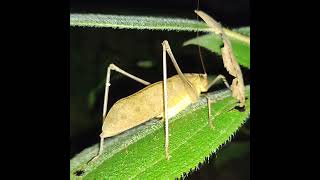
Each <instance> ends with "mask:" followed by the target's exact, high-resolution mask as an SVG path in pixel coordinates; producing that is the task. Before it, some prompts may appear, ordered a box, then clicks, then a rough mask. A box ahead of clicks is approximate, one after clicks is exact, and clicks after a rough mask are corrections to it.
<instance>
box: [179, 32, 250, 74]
mask: <svg viewBox="0 0 320 180" xmlns="http://www.w3.org/2000/svg"><path fill="white" fill-rule="evenodd" d="M229 37H230V41H231V46H232V49H233V53H234V55H235V57H236V59H237V60H238V63H239V64H240V65H242V66H244V67H246V68H249V69H250V38H249V42H248V40H247V39H248V38H247V39H246V38H245V37H244V36H242V35H240V34H238V33H236V32H233V31H229ZM183 45H184V46H186V45H199V46H201V47H204V48H206V49H208V50H210V51H211V52H214V53H217V54H219V55H221V46H222V45H223V43H222V40H221V38H220V36H218V35H216V34H215V33H210V34H206V35H203V36H199V37H197V38H193V39H190V40H188V41H186V42H184V43H183Z"/></svg>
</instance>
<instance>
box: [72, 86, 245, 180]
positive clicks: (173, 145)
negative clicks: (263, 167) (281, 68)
mask: <svg viewBox="0 0 320 180" xmlns="http://www.w3.org/2000/svg"><path fill="white" fill-rule="evenodd" d="M208 95H209V97H210V98H211V99H214V100H215V101H216V102H215V103H212V108H211V110H212V116H213V117H214V120H213V122H214V128H213V129H211V128H210V127H209V125H208V108H207V104H206V99H205V98H204V97H201V98H200V99H199V101H198V102H196V103H194V104H192V105H190V106H189V107H188V108H186V109H185V110H184V111H182V112H180V113H179V114H178V115H177V116H175V117H174V118H172V119H170V125H169V131H170V155H171V158H170V160H166V159H165V155H164V129H163V123H161V122H160V121H157V120H150V121H148V122H147V123H145V124H144V125H142V126H138V127H136V128H133V129H130V130H128V131H126V132H124V133H123V134H120V135H118V136H115V137H113V138H109V139H107V140H106V141H105V148H104V153H103V154H102V155H101V156H100V157H99V159H97V160H96V161H94V162H92V163H89V164H87V162H88V161H89V160H90V159H91V158H92V157H94V156H95V155H96V153H97V152H98V144H96V145H93V146H92V147H89V148H87V149H85V150H83V151H82V152H81V153H79V154H78V155H76V156H75V157H74V158H73V159H72V160H71V162H70V178H71V179H77V178H80V177H81V178H84V179H129V178H130V179H169V178H170V179H172V178H175V177H181V176H182V175H183V173H188V172H189V171H190V170H194V169H195V168H197V166H198V164H199V163H202V162H204V161H205V158H206V157H208V156H210V155H211V154H212V153H213V152H216V151H217V150H218V149H219V148H220V147H221V146H222V145H223V144H225V143H226V142H227V141H230V140H231V138H232V136H233V135H234V134H235V133H236V132H237V130H238V129H239V127H241V126H242V124H244V123H245V121H246V120H247V119H248V118H249V115H250V86H247V87H246V96H247V98H248V99H247V102H246V110H245V111H243V112H240V111H238V110H237V109H235V108H234V107H235V106H236V104H237V102H236V100H235V99H234V98H233V97H231V93H230V91H229V90H222V91H218V92H214V93H209V94H208ZM76 174H78V175H81V176H76Z"/></svg>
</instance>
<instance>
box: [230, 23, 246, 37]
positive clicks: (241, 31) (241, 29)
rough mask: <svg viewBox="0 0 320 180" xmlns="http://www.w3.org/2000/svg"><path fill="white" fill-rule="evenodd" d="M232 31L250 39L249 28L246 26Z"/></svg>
mask: <svg viewBox="0 0 320 180" xmlns="http://www.w3.org/2000/svg"><path fill="white" fill-rule="evenodd" d="M233 31H235V32H238V33H240V34H243V35H245V36H249V37H250V27H249V26H247V27H241V28H236V29H233Z"/></svg>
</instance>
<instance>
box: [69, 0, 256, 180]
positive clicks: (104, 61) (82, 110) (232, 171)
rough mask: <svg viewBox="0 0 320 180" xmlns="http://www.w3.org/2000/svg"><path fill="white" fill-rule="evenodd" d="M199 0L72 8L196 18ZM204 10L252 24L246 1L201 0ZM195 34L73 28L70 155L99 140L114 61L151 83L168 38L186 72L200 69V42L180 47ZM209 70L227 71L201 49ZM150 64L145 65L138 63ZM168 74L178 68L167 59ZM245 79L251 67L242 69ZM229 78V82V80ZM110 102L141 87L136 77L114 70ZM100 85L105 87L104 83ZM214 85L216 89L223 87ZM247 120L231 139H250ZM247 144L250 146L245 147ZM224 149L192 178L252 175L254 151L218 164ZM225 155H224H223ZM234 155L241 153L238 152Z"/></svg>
mask: <svg viewBox="0 0 320 180" xmlns="http://www.w3.org/2000/svg"><path fill="white" fill-rule="evenodd" d="M196 8H197V1H196V0H192V1H191V0H170V1H169V0H162V1H130V0H122V1H102V0H100V1H99V0H95V1H90V2H88V1H87V2H85V1H75V0H72V1H70V13H101V14H122V15H148V16H167V17H182V18H190V19H196V15H195V13H194V12H193V10H195V9H196ZM200 9H201V10H203V11H205V12H207V13H208V14H210V15H211V16H213V17H214V18H215V19H216V20H217V21H219V22H221V23H222V24H223V25H224V26H226V27H229V28H236V27H241V26H250V7H249V1H248V0H214V1H208V0H200ZM193 37H196V33H193V32H160V31H146V30H145V31H140V30H119V29H118V30H114V29H109V28H79V27H71V28H70V143H71V144H70V158H72V157H73V156H74V155H75V154H77V153H79V152H80V151H81V150H83V149H84V148H86V147H89V146H91V145H93V144H95V143H98V142H99V134H100V132H101V116H102V103H103V93H104V88H103V83H104V79H105V76H106V70H107V67H108V65H109V64H110V63H114V64H116V65H117V66H119V67H121V68H122V69H124V70H126V71H128V72H130V73H132V74H134V75H137V76H138V77H141V78H143V79H145V80H147V81H149V82H156V81H159V80H161V76H162V65H161V62H162V61H161V60H162V46H161V42H162V41H163V40H165V39H166V40H168V41H169V43H170V45H171V48H172V51H173V53H174V55H175V56H176V59H177V61H178V64H179V65H180V66H181V69H182V71H183V72H202V68H201V63H200V61H199V54H198V50H197V47H196V46H186V47H182V43H183V42H184V41H186V40H188V39H191V38H193ZM202 54H203V57H204V61H205V64H206V67H207V72H208V74H223V75H225V76H227V77H228V73H227V72H226V70H225V69H224V68H223V64H222V61H221V58H220V57H217V56H215V55H214V54H213V53H210V52H208V51H207V50H204V49H202ZM141 62H149V63H152V65H151V66H150V67H141V66H139V63H141ZM168 66H169V67H168V75H169V76H171V75H174V74H175V73H176V72H175V70H174V68H173V67H172V65H171V63H168ZM242 70H243V73H244V77H245V81H246V84H248V83H249V82H248V81H249V72H248V71H247V70H246V69H242ZM229 82H231V81H229ZM111 83H112V86H111V88H110V96H109V102H108V107H111V105H112V104H113V103H114V102H116V101H117V100H118V99H120V98H122V97H125V96H128V95H130V94H132V93H134V92H136V91H137V90H139V89H141V88H142V87H143V86H142V85H140V84H139V83H136V82H135V81H133V80H131V79H129V78H127V77H124V76H122V75H119V74H117V73H113V75H112V77H111ZM101 85H102V86H101ZM219 88H220V87H216V88H214V89H213V90H215V89H219ZM249 138H250V127H249V122H247V123H246V126H245V127H244V128H242V129H241V130H240V131H239V132H238V133H237V135H236V137H235V138H234V140H233V141H232V142H231V143H229V144H228V145H226V147H225V149H226V148H229V146H230V148H231V151H232V143H240V144H241V143H245V144H248V143H249V144H250V140H249ZM246 148H249V146H246ZM223 149H224V148H222V151H221V152H218V155H217V156H212V157H211V160H210V161H209V163H205V164H204V165H202V166H201V168H200V170H199V171H197V172H193V173H192V174H191V176H190V178H191V179H212V178H214V179H249V178H250V175H249V173H250V169H249V166H250V151H249V150H248V151H246V153H242V154H241V155H239V157H237V158H233V159H231V160H229V161H228V162H227V163H224V165H223V166H222V167H217V166H216V165H215V163H214V162H215V159H218V158H221V157H222V158H221V159H223V156H224V155H223ZM219 153H220V154H221V155H220V154H219ZM234 153H235V154H236V153H237V152H236V151H234Z"/></svg>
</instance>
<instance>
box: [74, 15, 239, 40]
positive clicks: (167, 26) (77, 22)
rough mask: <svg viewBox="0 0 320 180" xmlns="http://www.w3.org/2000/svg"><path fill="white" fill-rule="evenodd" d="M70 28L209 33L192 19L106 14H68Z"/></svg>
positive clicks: (229, 33) (230, 32) (234, 35)
mask: <svg viewBox="0 0 320 180" xmlns="http://www.w3.org/2000/svg"><path fill="white" fill-rule="evenodd" d="M70 26H74V27H95V28H118V29H139V30H162V31H189V32H197V31H199V32H210V29H209V28H208V26H207V24H205V23H204V22H202V21H197V20H193V19H183V18H174V17H152V16H125V15H107V14H70ZM224 30H225V33H226V34H227V35H228V36H230V37H233V38H234V39H238V40H239V41H245V40H244V38H245V37H244V36H242V35H241V34H237V33H235V32H233V31H231V30H229V29H226V28H224Z"/></svg>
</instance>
